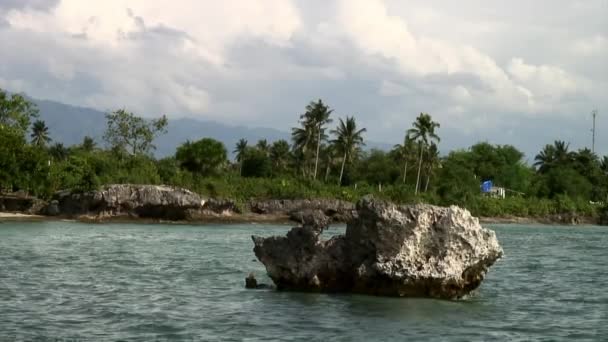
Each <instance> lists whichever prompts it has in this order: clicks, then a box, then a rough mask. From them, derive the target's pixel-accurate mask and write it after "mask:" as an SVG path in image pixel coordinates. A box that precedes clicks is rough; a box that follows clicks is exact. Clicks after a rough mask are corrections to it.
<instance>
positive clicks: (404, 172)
mask: <svg viewBox="0 0 608 342" xmlns="http://www.w3.org/2000/svg"><path fill="white" fill-rule="evenodd" d="M406 176H407V159H406V160H405V166H404V167H403V184H405V177H406Z"/></svg>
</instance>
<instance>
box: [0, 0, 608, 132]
mask: <svg viewBox="0 0 608 342" xmlns="http://www.w3.org/2000/svg"><path fill="white" fill-rule="evenodd" d="M0 1H1V0H0ZM7 1H8V2H6V1H4V2H2V3H0V11H2V10H3V11H4V12H0V22H3V21H5V22H6V23H8V25H9V26H7V25H2V24H0V44H1V46H2V47H3V49H0V86H1V87H6V88H9V89H12V90H17V91H25V92H27V93H28V94H30V95H32V96H34V97H40V98H50V99H55V100H60V101H64V102H69V103H73V104H78V105H87V106H94V107H96V108H99V109H103V110H106V109H113V108H116V107H123V106H124V107H127V108H129V109H132V110H134V111H137V112H139V113H141V114H142V115H158V114H167V115H169V116H198V117H202V118H205V119H214V120H221V121H224V122H226V121H227V122H230V123H238V124H248V125H255V126H260V125H262V126H263V125H270V126H274V127H277V128H282V129H287V127H288V126H286V125H290V124H291V123H294V122H295V121H296V120H297V115H298V114H299V112H300V111H301V110H302V108H303V107H304V105H305V104H306V103H307V102H308V101H309V100H312V99H316V98H319V97H321V98H324V99H326V102H329V103H330V104H332V107H334V108H336V113H338V114H340V115H345V114H349V115H352V114H358V115H359V117H360V120H361V122H362V123H365V124H367V125H369V127H368V132H369V134H368V136H370V137H374V138H376V139H379V140H387V139H388V140H392V141H400V140H401V138H402V137H401V135H402V133H403V131H404V130H405V128H406V127H407V126H408V125H409V124H410V122H411V120H412V119H413V117H414V116H415V115H416V114H417V113H419V112H421V111H425V112H429V113H431V114H432V115H433V116H434V117H436V118H438V119H439V120H440V121H441V122H442V132H446V133H445V134H454V135H456V134H457V133H458V134H460V133H462V132H464V133H463V134H467V135H468V134H474V133H475V132H479V131H481V132H484V131H485V129H489V128H490V127H492V128H493V127H501V125H502V126H504V125H507V124H512V123H517V122H519V123H521V124H522V125H523V123H524V122H529V121H530V120H533V119H534V120H536V119H543V120H551V119H555V120H558V119H559V120H572V119H571V118H573V117H574V116H575V115H578V114H577V113H580V112H588V110H587V107H593V108H596V107H597V108H599V109H600V112H601V111H602V109H603V107H608V100H606V98H605V93H606V92H607V91H608V67H607V66H606V63H605V62H604V61H605V60H608V46H607V45H608V43H607V41H606V37H608V32H607V31H606V27H605V25H603V23H605V18H604V17H603V16H602V15H601V13H602V9H603V8H605V6H606V5H605V2H602V1H601V0H588V1H586V2H585V6H575V4H572V3H571V2H569V1H563V2H560V3H557V2H556V1H553V0H551V1H549V0H538V1H534V2H530V1H524V0H521V1H519V0H514V2H509V3H508V4H506V3H505V4H503V3H495V4H493V5H492V6H486V5H485V3H484V6H479V4H480V3H479V1H478V0H462V1H459V2H457V3H456V2H453V3H452V2H447V3H446V2H444V1H438V0H407V1H402V0H336V1H333V2H324V1H319V0H317V1H314V2H312V3H311V2H310V1H295V0H250V1H240V0H225V1H221V2H218V1H211V0H174V1H172V2H167V1H163V0H105V1H95V2H93V1H81V0H61V1H55V0H48V1H47V0H26V1H21V0H20V1H16V0H7ZM311 1H312V0H311ZM6 4H8V5H6ZM550 6H552V7H551V10H552V15H551V16H538V15H536V13H540V12H542V11H545V10H546V9H547V8H548V7H550ZM602 6H603V7H602ZM604 13H605V11H604ZM572 18H585V20H577V21H574V22H573V23H572V24H569V25H568V26H567V28H566V27H565V26H564V23H567V22H570V19H572ZM374 128H375V129H374ZM511 129H514V128H513V127H511ZM448 132H450V133H448ZM453 132H457V133H453ZM444 141H446V143H449V142H450V139H449V138H446V139H445V140H444Z"/></svg>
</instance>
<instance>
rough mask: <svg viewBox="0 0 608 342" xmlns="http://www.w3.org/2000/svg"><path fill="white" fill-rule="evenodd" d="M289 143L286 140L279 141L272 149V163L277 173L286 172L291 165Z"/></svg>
mask: <svg viewBox="0 0 608 342" xmlns="http://www.w3.org/2000/svg"><path fill="white" fill-rule="evenodd" d="M289 158H290V152H289V143H288V142H287V141H285V140H282V139H281V140H277V141H275V142H274V143H272V146H271V147H270V161H271V162H272V167H273V170H274V171H276V173H281V172H285V170H286V169H287V164H288V163H289Z"/></svg>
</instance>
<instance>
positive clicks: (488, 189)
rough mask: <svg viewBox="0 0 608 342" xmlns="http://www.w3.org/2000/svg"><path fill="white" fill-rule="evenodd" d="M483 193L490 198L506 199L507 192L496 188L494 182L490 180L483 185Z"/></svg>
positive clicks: (501, 188)
mask: <svg viewBox="0 0 608 342" xmlns="http://www.w3.org/2000/svg"><path fill="white" fill-rule="evenodd" d="M481 193H482V194H484V195H486V196H489V197H494V198H501V199H504V198H505V197H506V193H507V191H506V189H505V188H503V187H499V186H494V184H493V182H492V181H490V180H488V181H484V182H483V183H481Z"/></svg>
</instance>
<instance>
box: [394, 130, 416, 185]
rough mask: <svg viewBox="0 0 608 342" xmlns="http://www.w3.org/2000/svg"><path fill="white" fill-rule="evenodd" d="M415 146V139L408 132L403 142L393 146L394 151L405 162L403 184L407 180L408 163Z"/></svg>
mask: <svg viewBox="0 0 608 342" xmlns="http://www.w3.org/2000/svg"><path fill="white" fill-rule="evenodd" d="M414 148H415V146H414V141H413V140H412V139H410V137H409V136H408V135H407V134H406V135H405V139H403V144H397V145H395V146H394V147H393V153H394V154H395V155H396V156H397V158H398V159H399V160H401V161H402V162H403V184H405V181H406V177H407V165H408V163H409V161H410V160H411V159H412V152H414Z"/></svg>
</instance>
